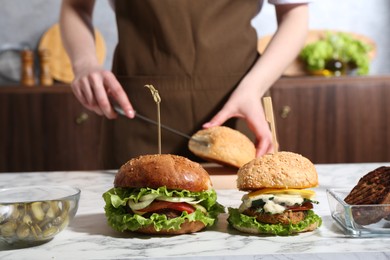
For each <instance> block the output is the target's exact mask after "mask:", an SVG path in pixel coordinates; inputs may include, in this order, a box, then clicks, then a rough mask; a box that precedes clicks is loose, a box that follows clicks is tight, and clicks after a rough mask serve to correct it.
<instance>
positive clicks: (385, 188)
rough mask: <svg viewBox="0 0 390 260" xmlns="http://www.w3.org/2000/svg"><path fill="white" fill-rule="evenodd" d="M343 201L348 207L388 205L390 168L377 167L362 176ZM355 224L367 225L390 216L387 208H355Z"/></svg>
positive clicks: (353, 210) (389, 197)
mask: <svg viewBox="0 0 390 260" xmlns="http://www.w3.org/2000/svg"><path fill="white" fill-rule="evenodd" d="M344 201H345V202H346V203H348V204H350V205H377V204H390V167H386V166H382V167H379V168H377V169H375V170H373V171H371V172H369V173H367V174H366V175H364V176H363V177H362V178H361V179H360V180H359V182H358V183H357V184H356V186H355V187H354V188H353V189H352V190H351V192H350V193H349V194H348V196H347V197H346V198H345V199H344ZM352 214H353V217H354V219H355V222H356V223H358V224H361V225H369V224H372V223H376V222H378V221H380V220H381V219H382V218H384V217H387V216H389V215H390V206H389V207H372V206H367V207H360V208H358V207H355V208H353V209H352Z"/></svg>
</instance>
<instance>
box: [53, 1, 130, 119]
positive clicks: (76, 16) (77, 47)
mask: <svg viewBox="0 0 390 260" xmlns="http://www.w3.org/2000/svg"><path fill="white" fill-rule="evenodd" d="M94 5H95V1H94V0H83V1H80V0H63V1H62V5H61V15H60V29H61V37H62V41H63V43H64V47H65V49H66V51H67V53H68V55H69V58H70V60H71V62H72V68H73V72H74V74H75V78H74V81H73V83H72V84H71V87H72V90H73V93H74V94H75V96H76V97H77V99H78V100H79V101H80V102H81V104H83V105H84V106H85V107H86V108H88V109H90V110H92V111H95V112H96V113H97V114H99V115H105V116H106V117H107V118H115V117H116V116H117V115H116V113H115V112H114V110H113V108H112V106H111V103H110V101H111V102H116V103H117V104H119V105H120V106H121V107H122V109H123V111H125V113H126V115H127V116H128V117H130V118H133V117H134V110H133V107H132V106H131V104H130V101H129V99H128V97H127V95H126V93H125V92H124V90H123V88H122V86H121V85H120V84H119V82H118V80H117V79H116V78H115V76H114V75H113V74H112V73H111V72H110V71H108V70H104V69H103V68H102V67H101V65H100V64H99V62H98V59H97V57H96V46H95V36H94V30H93V25H92V12H93V8H94Z"/></svg>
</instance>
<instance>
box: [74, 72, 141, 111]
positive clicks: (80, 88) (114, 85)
mask: <svg viewBox="0 0 390 260" xmlns="http://www.w3.org/2000/svg"><path fill="white" fill-rule="evenodd" d="M71 87H72V90H73V93H74V94H75V96H76V98H77V99H78V100H79V101H80V102H81V104H82V105H83V106H85V107H86V108H87V109H89V110H91V111H94V112H95V113H97V114H99V115H104V116H105V117H107V118H109V119H114V118H116V117H117V114H116V113H115V111H114V109H113V107H112V104H111V102H116V103H117V104H119V106H120V107H121V108H122V109H123V111H124V112H125V113H126V115H127V117H129V118H134V109H133V107H132V105H131V103H130V101H129V99H128V97H127V95H126V93H125V91H124V90H123V87H122V86H121V85H120V83H119V82H118V80H117V79H116V77H115V76H114V74H113V73H112V72H111V71H108V70H105V69H103V68H102V67H100V66H95V67H92V68H88V69H84V70H82V71H80V72H76V75H75V79H74V81H73V82H72V84H71Z"/></svg>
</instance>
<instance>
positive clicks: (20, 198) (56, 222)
mask: <svg viewBox="0 0 390 260" xmlns="http://www.w3.org/2000/svg"><path fill="white" fill-rule="evenodd" d="M79 199H80V190H79V189H78V188H74V187H70V186H26V187H14V188H5V189H0V240H2V241H5V242H6V243H7V244H18V245H23V244H26V245H27V244H36V243H44V242H46V241H48V240H51V239H52V238H53V237H54V236H55V235H57V234H58V233H60V232H61V231H62V230H64V229H65V228H66V227H67V226H68V225H69V222H70V221H71V220H72V218H73V217H74V216H75V215H76V212H77V209H78V204H79Z"/></svg>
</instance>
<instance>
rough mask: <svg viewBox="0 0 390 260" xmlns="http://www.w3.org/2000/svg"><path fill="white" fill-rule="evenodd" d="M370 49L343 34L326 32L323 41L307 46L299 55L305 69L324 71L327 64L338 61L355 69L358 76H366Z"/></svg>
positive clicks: (350, 36) (368, 46)
mask: <svg viewBox="0 0 390 260" xmlns="http://www.w3.org/2000/svg"><path fill="white" fill-rule="evenodd" d="M371 50H372V47H371V46H370V45H368V44H366V43H364V42H362V41H360V40H358V39H355V38H353V36H352V35H350V34H348V33H344V32H337V33H333V32H327V34H326V37H325V38H324V39H320V40H318V41H316V42H313V43H310V44H307V45H306V46H305V47H304V48H303V49H302V51H301V52H300V54H299V58H300V59H301V60H302V61H304V62H305V65H306V69H307V70H309V71H310V70H311V71H316V70H324V69H325V68H326V65H327V62H329V61H331V60H338V61H340V62H342V63H343V64H344V65H347V66H349V67H351V68H356V69H357V71H356V73H357V74H358V75H367V74H368V73H369V69H370V58H369V55H368V54H369V52H370V51H371Z"/></svg>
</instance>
